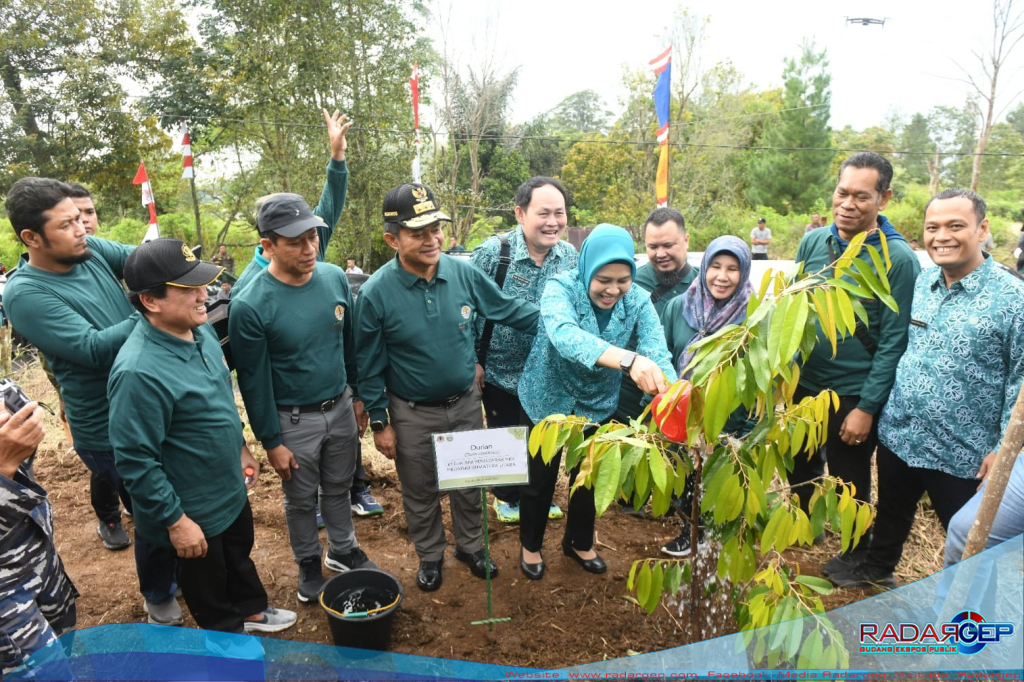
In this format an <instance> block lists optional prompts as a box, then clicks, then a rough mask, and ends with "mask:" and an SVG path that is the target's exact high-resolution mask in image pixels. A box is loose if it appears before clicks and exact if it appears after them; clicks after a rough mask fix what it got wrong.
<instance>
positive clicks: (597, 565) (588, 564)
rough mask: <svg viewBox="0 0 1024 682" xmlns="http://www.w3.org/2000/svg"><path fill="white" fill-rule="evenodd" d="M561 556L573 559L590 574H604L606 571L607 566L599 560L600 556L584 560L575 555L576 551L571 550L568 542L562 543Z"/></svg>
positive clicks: (602, 560)
mask: <svg viewBox="0 0 1024 682" xmlns="http://www.w3.org/2000/svg"><path fill="white" fill-rule="evenodd" d="M562 554H564V555H565V556H567V557H569V558H570V559H575V560H576V563H578V564H579V565H580V566H582V567H583V570H584V571H590V572H591V573H604V572H605V571H607V570H608V564H606V563H605V562H604V559H602V558H601V555H600V554H598V555H597V556H595V557H594V558H593V559H584V558H583V557H581V556H580V555H579V554H577V553H576V550H575V549H573V548H572V545H571V544H569V543H568V542H564V541H563V542H562Z"/></svg>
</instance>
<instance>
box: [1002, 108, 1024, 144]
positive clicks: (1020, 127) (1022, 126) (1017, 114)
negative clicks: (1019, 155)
mask: <svg viewBox="0 0 1024 682" xmlns="http://www.w3.org/2000/svg"><path fill="white" fill-rule="evenodd" d="M1006 122H1007V123H1009V124H1010V125H1011V126H1013V129H1014V130H1016V131H1017V133H1018V134H1019V135H1021V136H1022V137H1024V102H1021V103H1020V104H1018V105H1017V106H1016V107H1014V108H1013V109H1012V110H1011V111H1010V113H1008V114H1006Z"/></svg>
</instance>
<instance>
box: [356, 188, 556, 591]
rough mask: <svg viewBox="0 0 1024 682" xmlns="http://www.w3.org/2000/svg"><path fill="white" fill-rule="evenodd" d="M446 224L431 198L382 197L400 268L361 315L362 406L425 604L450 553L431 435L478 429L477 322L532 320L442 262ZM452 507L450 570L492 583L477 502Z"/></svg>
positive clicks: (394, 266)
mask: <svg viewBox="0 0 1024 682" xmlns="http://www.w3.org/2000/svg"><path fill="white" fill-rule="evenodd" d="M450 221H451V219H450V218H449V217H448V216H447V215H445V214H444V213H443V212H441V210H440V209H439V208H438V206H437V201H436V200H435V199H434V194H433V192H431V191H430V189H429V188H428V187H425V186H423V185H420V184H405V185H400V186H398V187H395V188H394V189H392V190H391V191H390V192H388V195H387V196H386V197H385V198H384V241H386V242H387V244H388V245H389V246H390V247H391V248H393V249H394V250H395V251H396V256H395V259H394V260H392V261H391V262H389V263H388V264H387V265H385V266H384V267H382V268H380V269H379V270H377V272H376V273H374V274H373V276H372V277H370V279H368V280H367V281H366V283H365V284H363V286H362V289H360V292H359V303H358V307H357V310H356V348H357V351H356V353H357V360H358V363H357V364H358V367H359V395H360V397H361V398H362V399H363V402H364V408H365V409H366V411H367V412H369V414H370V428H371V429H372V430H373V441H374V444H375V445H376V447H377V450H378V451H380V452H381V454H383V455H384V456H385V457H387V458H388V459H394V460H395V468H396V469H397V471H398V477H399V479H400V480H401V481H402V504H403V506H404V508H405V520H406V524H407V525H408V527H409V537H410V539H411V540H412V541H413V544H414V545H415V546H416V554H417V555H418V556H419V559H420V567H419V572H418V573H417V576H416V584H417V585H418V586H419V588H420V589H421V590H424V591H428V592H429V591H432V590H436V589H438V588H439V587H440V586H441V565H442V562H443V561H444V550H445V547H446V545H447V540H446V539H445V533H444V526H443V524H442V522H441V502H440V496H439V492H438V485H437V470H436V466H435V462H434V450H433V445H432V443H431V437H430V435H431V433H445V432H451V431H469V430H473V429H481V428H483V412H482V411H481V409H480V388H479V386H478V385H477V383H476V350H475V348H476V343H475V341H476V338H475V334H474V331H473V319H474V315H479V316H480V317H483V318H484V319H489V320H494V321H495V322H497V323H499V324H503V325H507V326H509V327H512V328H514V329H517V330H519V331H521V332H525V333H531V334H532V333H534V330H535V327H536V325H537V317H538V309H537V306H535V305H534V304H532V303H529V302H528V301H525V300H523V299H517V298H513V297H511V296H508V295H506V294H504V293H502V292H501V290H500V289H498V286H497V285H496V284H495V283H494V282H493V281H492V280H491V279H490V278H489V277H487V275H485V274H484V273H482V272H480V271H479V270H477V269H476V268H474V267H473V266H472V265H470V264H469V263H464V262H462V261H460V260H459V259H457V258H453V257H451V256H447V255H444V254H442V253H441V251H442V249H443V248H444V233H443V231H442V229H441V223H442V222H450ZM449 499H450V501H451V511H452V527H453V530H454V533H455V558H456V559H458V560H459V561H462V562H465V563H467V564H469V567H470V569H471V570H472V572H473V575H475V576H477V577H479V578H485V577H487V574H488V573H490V575H491V576H494V575H497V572H498V567H497V566H495V565H494V562H493V561H488V560H487V558H486V556H485V553H484V550H483V549H482V545H483V535H482V532H481V528H480V526H481V516H480V515H481V506H480V495H479V492H478V491H476V490H473V489H469V490H454V491H451V492H450V493H449Z"/></svg>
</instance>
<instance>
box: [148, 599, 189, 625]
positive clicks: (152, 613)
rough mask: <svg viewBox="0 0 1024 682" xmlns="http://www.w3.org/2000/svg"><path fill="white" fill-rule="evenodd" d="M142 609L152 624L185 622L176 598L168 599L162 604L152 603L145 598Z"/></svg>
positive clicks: (178, 623) (179, 623)
mask: <svg viewBox="0 0 1024 682" xmlns="http://www.w3.org/2000/svg"><path fill="white" fill-rule="evenodd" d="M142 610H143V611H145V612H146V614H147V615H148V616H149V622H150V623H152V624H153V625H181V624H182V623H184V622H185V617H184V616H183V615H182V613H181V606H179V605H178V600H177V599H168V600H167V601H166V602H164V603H163V604H154V603H153V602H151V601H149V600H148V599H147V600H146V601H145V602H144V603H143V604H142Z"/></svg>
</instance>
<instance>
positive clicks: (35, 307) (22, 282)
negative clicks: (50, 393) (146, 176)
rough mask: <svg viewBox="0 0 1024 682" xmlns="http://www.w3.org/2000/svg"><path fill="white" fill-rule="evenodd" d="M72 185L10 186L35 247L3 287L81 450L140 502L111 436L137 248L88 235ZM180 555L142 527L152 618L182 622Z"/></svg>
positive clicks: (142, 563) (15, 221)
mask: <svg viewBox="0 0 1024 682" xmlns="http://www.w3.org/2000/svg"><path fill="white" fill-rule="evenodd" d="M71 193H72V190H71V188H70V187H69V186H68V185H66V184H65V183H63V182H60V181H58V180H51V179H48V178H31V177H30V178H22V179H21V180H18V181H17V182H16V183H14V184H13V185H12V186H11V189H10V190H8V192H7V215H8V217H9V218H10V220H11V226H12V227H13V228H14V232H15V234H16V235H17V237H18V239H20V240H21V241H22V243H23V244H25V247H26V249H27V250H28V253H27V254H25V255H23V256H22V257H21V260H20V262H19V266H18V269H17V271H16V272H15V273H14V274H13V275H11V278H10V280H9V281H8V282H7V286H6V288H5V290H4V306H5V307H6V309H7V312H8V314H9V315H10V318H11V324H12V325H13V326H14V328H15V329H17V330H18V331H19V332H21V333H22V334H23V335H24V336H25V338H27V339H28V340H29V341H30V342H31V343H32V345H34V346H35V347H36V348H38V349H39V350H40V351H42V352H43V353H44V354H45V355H46V358H47V359H48V360H49V361H50V366H51V367H52V368H53V373H54V376H55V377H56V379H57V382H58V383H59V384H60V387H61V397H62V398H63V399H64V405H65V414H66V416H67V420H68V426H69V427H70V429H71V435H72V436H73V438H74V444H73V445H74V448H75V452H77V453H78V456H79V457H80V458H81V460H82V461H83V462H84V463H85V465H86V466H87V467H89V470H90V471H92V472H95V473H97V474H99V475H100V476H102V477H104V478H105V479H106V480H107V481H108V483H109V484H110V485H111V486H113V487H114V488H116V489H117V490H118V492H119V494H120V496H121V501H122V502H123V503H124V506H125V509H127V510H128V511H132V510H133V508H132V500H131V498H130V497H129V495H128V491H127V490H126V489H125V487H124V483H123V482H122V480H121V477H120V475H119V474H118V471H117V468H116V466H115V464H114V452H113V449H112V448H111V446H110V437H109V435H108V429H109V419H110V414H111V411H110V406H109V404H108V401H107V378H108V377H109V375H110V367H111V365H112V364H113V362H114V357H115V356H116V355H117V352H118V350H120V348H121V344H123V343H124V341H125V339H127V338H128V335H129V334H130V333H131V331H132V330H133V329H134V328H135V323H136V321H137V320H138V318H139V315H138V313H133V311H132V307H131V305H129V303H128V300H127V299H126V298H125V295H124V289H123V288H122V287H121V277H122V272H123V269H124V263H125V260H126V259H127V258H128V254H129V253H131V252H132V249H133V248H134V247H132V246H126V245H124V244H118V243H116V242H111V241H107V240H106V239H98V238H96V237H89V236H86V230H85V227H84V225H82V221H81V211H80V210H79V208H78V207H77V206H76V205H75V203H74V201H73V199H72V198H71ZM174 564H175V559H174V553H173V552H169V551H167V550H165V549H164V548H162V547H160V546H159V545H156V544H153V543H152V542H149V541H148V540H147V539H146V538H145V537H143V536H141V535H140V534H138V533H136V538H135V570H136V572H137V574H138V578H139V591H140V592H142V595H143V597H144V598H145V600H146V601H145V610H146V612H147V614H148V616H149V622H151V623H155V624H158V625H180V624H181V622H182V614H181V607H180V606H178V602H177V600H176V599H175V598H174V592H175V589H176V588H175V586H174V571H175V569H174Z"/></svg>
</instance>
